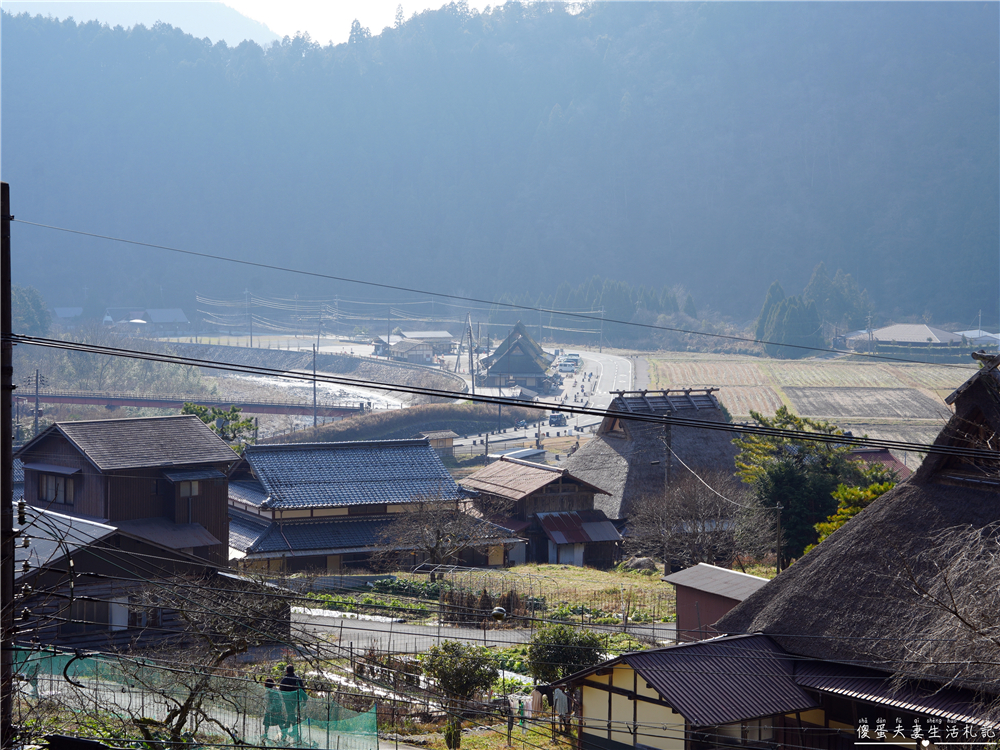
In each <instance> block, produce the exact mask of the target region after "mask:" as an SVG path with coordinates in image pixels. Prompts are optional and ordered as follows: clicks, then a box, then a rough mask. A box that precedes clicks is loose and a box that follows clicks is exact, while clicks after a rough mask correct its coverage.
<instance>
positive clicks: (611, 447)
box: [566, 389, 736, 518]
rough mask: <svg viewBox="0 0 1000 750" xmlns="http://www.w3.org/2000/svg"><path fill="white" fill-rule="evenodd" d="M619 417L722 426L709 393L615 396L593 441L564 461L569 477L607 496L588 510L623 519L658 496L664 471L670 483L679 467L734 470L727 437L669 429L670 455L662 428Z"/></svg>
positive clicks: (717, 432)
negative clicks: (666, 418)
mask: <svg viewBox="0 0 1000 750" xmlns="http://www.w3.org/2000/svg"><path fill="white" fill-rule="evenodd" d="M621 413H634V414H656V415H671V414H672V415H676V416H680V417H684V418H685V419H700V420H703V421H706V422H725V421H726V415H725V412H723V411H722V408H721V407H720V406H719V402H718V401H717V400H716V398H715V396H714V395H713V391H712V389H701V390H696V391H695V390H675V391H624V392H621V393H619V394H618V395H617V396H616V398H615V399H614V400H613V401H612V402H611V405H610V406H609V407H608V416H606V417H605V418H604V421H603V422H602V423H601V427H600V429H599V430H598V433H597V436H596V437H595V438H594V439H593V440H591V441H590V442H589V443H587V444H586V445H584V446H583V447H582V448H580V450H578V451H577V452H576V453H574V454H573V455H572V456H570V457H569V459H568V460H567V462H566V468H567V469H568V470H569V471H570V473H572V474H573V475H574V476H577V477H579V478H580V479H583V480H584V481H586V482H589V483H590V484H593V485H596V486H597V487H600V488H601V489H603V490H605V491H607V492H608V493H610V494H609V495H599V496H597V497H595V498H594V507H595V508H598V509H600V510H603V511H604V513H605V514H606V515H607V516H608V518H627V517H628V515H629V513H630V511H631V509H632V505H633V503H635V502H636V501H637V500H638V499H639V498H641V497H643V496H646V495H652V494H663V491H664V487H665V484H666V476H667V471H668V470H669V472H670V477H671V481H674V480H676V479H677V478H678V477H680V476H683V475H685V474H686V473H687V469H685V468H684V464H687V466H689V467H691V469H694V470H696V471H705V470H711V471H717V470H721V471H727V472H733V471H735V458H736V448H735V446H734V445H733V444H732V435H731V434H730V433H729V432H726V431H724V430H703V429H699V428H696V427H671V428H670V433H669V438H670V449H671V450H672V453H671V451H670V450H667V446H666V442H665V440H666V436H667V431H666V430H665V429H664V427H663V426H661V425H656V424H650V423H648V422H637V421H634V420H629V419H626V418H622V417H620V416H617V415H620V414H621ZM681 462H683V463H681Z"/></svg>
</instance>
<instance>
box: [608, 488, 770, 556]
mask: <svg viewBox="0 0 1000 750" xmlns="http://www.w3.org/2000/svg"><path fill="white" fill-rule="evenodd" d="M773 528H774V513H773V512H770V511H768V510H767V509H765V508H763V507H762V506H761V505H760V503H759V501H757V500H756V499H755V497H754V496H753V493H752V492H750V491H749V490H748V489H747V488H746V486H745V485H743V484H741V483H740V482H739V481H738V480H737V479H736V478H735V477H733V476H732V475H731V474H726V473H724V472H710V473H706V474H704V475H702V476H697V475H695V474H693V473H690V472H685V474H684V475H682V476H680V477H678V478H677V480H676V481H674V482H673V483H671V485H670V486H669V487H668V488H667V490H666V492H665V493H664V494H663V495H659V496H657V495H647V496H646V497H644V498H642V499H641V500H640V501H639V502H638V503H637V504H636V506H635V509H634V510H633V512H632V514H631V516H630V517H629V533H628V536H627V537H626V540H625V546H626V548H627V549H628V550H629V551H630V552H632V553H633V554H641V555H650V556H656V557H661V558H662V559H663V561H664V564H665V566H666V567H667V568H668V569H669V567H670V566H671V565H677V566H681V567H689V566H691V565H696V564H698V563H700V562H704V563H710V564H715V563H718V562H726V563H728V562H730V561H732V560H734V559H736V558H738V556H747V557H751V558H758V557H761V556H763V555H764V554H766V553H767V552H768V551H770V550H771V549H772V548H773V546H774V542H775V535H774V531H773Z"/></svg>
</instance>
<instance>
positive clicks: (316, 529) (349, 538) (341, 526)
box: [247, 516, 394, 556]
mask: <svg viewBox="0 0 1000 750" xmlns="http://www.w3.org/2000/svg"><path fill="white" fill-rule="evenodd" d="M393 520H394V519H393V518H392V517H391V516H372V517H369V518H338V519H334V520H330V521H315V520H307V521H293V522H291V523H283V524H279V523H277V522H274V523H272V524H271V525H270V526H269V527H268V529H267V531H266V532H265V533H264V534H262V535H261V536H260V538H258V539H257V540H256V541H255V542H254V543H253V544H252V545H251V546H250V547H249V548H248V549H247V554H249V555H254V554H257V555H262V556H267V555H268V553H271V554H273V553H278V554H289V553H292V552H301V553H304V554H317V553H319V552H325V553H326V554H331V555H335V554H341V553H344V552H364V551H372V550H376V549H382V548H383V547H384V546H385V545H384V542H383V541H382V539H383V533H384V531H385V529H386V528H387V527H388V525H389V524H390V523H392V521H393Z"/></svg>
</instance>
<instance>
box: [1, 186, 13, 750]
mask: <svg viewBox="0 0 1000 750" xmlns="http://www.w3.org/2000/svg"><path fill="white" fill-rule="evenodd" d="M11 218H12V217H11V215H10V185H8V184H7V183H6V182H3V183H0V287H2V290H3V291H2V292H0V377H2V379H3V385H2V391H3V393H2V394H0V423H3V427H2V429H3V438H2V439H0V639H2V640H0V748H3V750H11V748H13V747H14V701H13V698H14V695H13V688H14V669H13V667H14V482H13V477H11V467H12V466H13V465H14V442H13V424H12V419H11V418H12V416H13V415H12V414H11V399H13V397H14V342H13V341H11V334H12V333H13V329H12V325H13V316H12V313H11V286H10V220H11Z"/></svg>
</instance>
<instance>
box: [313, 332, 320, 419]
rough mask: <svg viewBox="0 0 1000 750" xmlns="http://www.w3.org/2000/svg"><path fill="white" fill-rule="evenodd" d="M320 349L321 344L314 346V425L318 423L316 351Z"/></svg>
mask: <svg viewBox="0 0 1000 750" xmlns="http://www.w3.org/2000/svg"><path fill="white" fill-rule="evenodd" d="M317 351H319V345H318V344H317V345H316V346H314V347H313V427H315V426H316V425H317V424H318V420H317V419H316V415H317V411H316V352H317Z"/></svg>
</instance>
